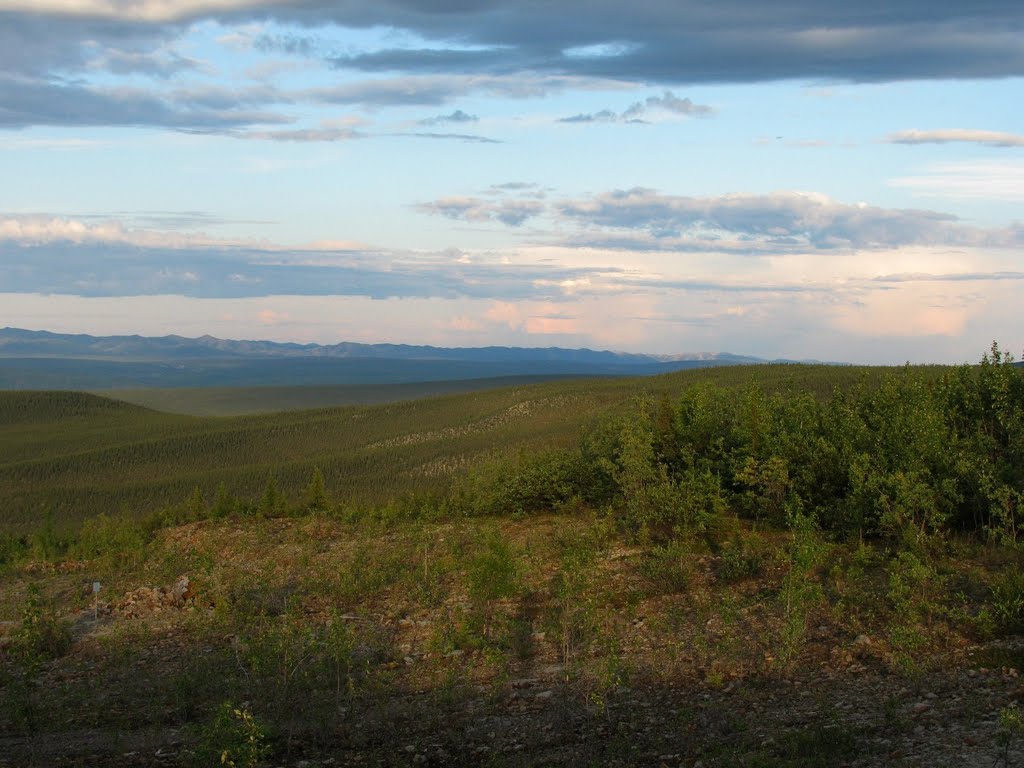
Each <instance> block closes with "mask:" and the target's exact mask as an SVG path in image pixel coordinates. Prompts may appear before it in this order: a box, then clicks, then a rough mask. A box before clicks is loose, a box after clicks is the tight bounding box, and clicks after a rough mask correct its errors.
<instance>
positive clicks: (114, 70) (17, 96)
mask: <svg viewBox="0 0 1024 768" xmlns="http://www.w3.org/2000/svg"><path fill="white" fill-rule="evenodd" d="M208 22H215V23H217V24H219V25H221V26H223V27H224V28H225V29H226V30H228V31H229V32H228V35H225V37H227V36H230V34H232V33H233V32H232V31H236V32H234V34H236V36H237V35H238V34H240V33H238V32H237V30H246V29H255V30H256V31H247V32H246V33H245V34H244V35H242V37H244V38H245V39H247V40H248V41H249V42H248V45H249V50H250V51H253V52H255V53H257V54H264V55H272V54H275V53H284V54H287V55H289V56H302V57H308V58H310V60H313V61H317V62H319V63H321V64H326V65H327V66H331V67H334V68H336V69H339V70H345V71H346V72H349V73H353V72H355V73H369V74H373V75H374V77H372V78H371V79H369V80H364V81H362V82H342V83H339V84H336V85H331V86H326V87H322V88H319V89H298V88H296V89H292V90H290V91H288V92H287V93H282V94H279V97H278V99H277V100H274V99H273V98H272V95H271V94H269V93H264V94H263V95H262V96H261V95H259V94H258V93H256V92H253V93H251V94H249V98H250V99H251V100H250V101H244V100H243V96H245V95H244V94H238V98H236V99H234V100H230V99H229V100H228V101H226V102H225V103H223V104H222V105H221V106H219V107H213V106H209V105H206V106H198V105H195V104H194V103H190V102H187V101H186V100H184V98H182V97H176V96H174V95H168V94H164V93H161V92H160V91H159V89H158V88H151V89H149V90H139V89H137V88H136V89H134V90H128V89H123V88H116V87H114V86H113V85H111V84H110V83H109V82H107V81H106V80H104V81H103V84H102V85H100V84H98V83H96V82H90V81H89V80H88V76H89V75H91V74H93V73H95V72H97V71H103V72H104V73H105V74H107V75H108V76H109V75H113V76H133V77H137V76H139V75H142V76H145V77H147V78H150V79H152V80H156V81H157V82H158V83H159V82H165V81H168V80H171V79H176V78H181V77H182V76H184V75H187V74H189V73H190V72H197V71H200V70H201V69H202V68H203V67H204V66H205V65H203V64H202V63H201V62H198V61H196V60H194V59H191V58H189V57H188V56H186V55H184V54H183V53H180V52H178V51H177V50H176V49H175V45H176V44H177V43H179V42H180V41H181V40H182V38H183V37H184V36H185V35H186V34H188V33H190V32H191V31H192V30H195V29H198V28H200V26H201V25H203V24H204V23H208ZM1022 27H1024V6H1022V5H1021V4H1020V3H1007V2H1005V0H977V2H972V3H954V2H939V3H934V2H932V3H928V2H924V0H907V2H900V3H889V4H878V3H874V4H869V5H867V6H865V5H863V4H855V3H847V2H840V0H825V1H822V0H792V1H791V2H787V3H785V4H784V5H781V6H780V5H778V4H765V3H764V2H761V0H730V2H727V3H722V4H717V5H715V6H713V7H709V6H707V5H706V4H696V3H689V2H682V3H671V2H664V1H663V0H638V1H637V2H634V3H628V4H622V3H612V2H602V3H595V2H593V1H592V0H564V2H559V3H557V4H554V5H552V4H535V3H517V2H513V0H488V2H474V3H466V2H451V3H441V4H438V3H437V2H435V1H434V0H378V1H377V2H373V3H365V2H357V1H356V0H340V1H339V2H332V3H326V2H294V1H292V0H0V72H2V73H4V74H3V78H2V81H0V105H2V106H0V127H6V128H22V127H26V126H30V125H55V126H65V125H66V126H82V125H117V126H159V127H165V128H171V129H181V130H220V129H224V128H225V127H239V126H251V125H257V124H263V123H266V124H275V123H283V122H287V118H285V117H284V116H282V115H280V114H277V113H276V112H275V111H273V110H271V109H268V106H272V105H274V104H280V103H300V102H320V103H329V104H352V105H359V106H363V107H365V108H382V107H395V106H403V105H412V106H440V105H444V104H448V103H450V102H451V101H454V100H455V99H457V98H460V97H463V96H465V95H466V94H484V95H490V96H499V97H504V98H524V97H533V96H541V95H545V94H550V93H553V92H557V91H561V90H566V89H583V88H600V89H611V88H616V87H619V88H621V87H635V86H636V85H637V84H644V85H648V86H657V87H662V88H672V87H680V86H684V85H691V84H701V83H754V82H770V81H781V80H793V79H797V80H802V81H814V82H820V81H847V82H888V81H904V80H908V79H950V78H1003V77H1013V76H1021V75H1024V46H1021V45H1020V30H1021V29H1022ZM337 28H341V29H344V30H354V31H357V32H358V31H366V30H372V31H374V34H373V35H371V37H374V38H376V39H379V35H376V32H377V31H379V30H383V29H387V30H392V31H393V34H390V35H389V36H388V37H387V38H386V39H385V40H386V42H385V44H386V45H389V46H391V47H385V48H380V47H379V43H349V46H350V47H351V50H346V51H344V52H343V53H341V54H337V53H326V54H325V51H328V50H329V43H328V41H330V40H331V39H332V37H333V38H337V37H338V35H337V34H336V33H335V31H334V30H335V29H337ZM267 30H269V31H267ZM395 40H400V41H402V43H401V44H398V43H395V42H393V41H395ZM330 45H336V43H333V42H331V43H330ZM190 104H192V106H190ZM707 109H708V108H707V107H705V106H703V105H697V104H693V103H692V102H689V101H688V100H687V99H682V98H679V97H677V96H675V95H674V94H672V93H671V91H668V92H666V93H665V94H664V95H660V96H652V97H649V98H648V99H646V100H644V101H642V102H637V103H636V104H634V105H632V106H630V107H628V108H627V109H626V110H624V111H623V112H620V113H615V114H616V118H615V119H617V120H622V121H629V120H643V119H649V115H650V114H651V113H653V112H654V111H661V112H667V113H670V114H677V115H686V116H700V115H707V114H709V112H708V111H707ZM607 112H608V113H610V112H611V110H608V111H607ZM451 114H452V115H458V114H459V113H458V111H456V112H453V113H451ZM440 117H444V116H443V115H442V116H440ZM611 119H612V118H611V115H610V114H606V112H605V111H600V112H595V113H592V114H588V113H580V114H579V115H574V116H571V117H570V118H567V120H569V121H574V122H602V121H610V120H611ZM924 133H925V134H929V135H931V137H932V139H935V138H939V139H941V138H942V135H941V132H940V133H939V134H936V132H924ZM1015 136H1016V135H1015V134H1009V135H1008V137H1000V136H998V135H997V136H996V137H988V138H986V137H984V136H981V137H980V140H981V141H982V142H983V143H993V142H994V143H995V144H997V145H999V146H1005V145H1007V143H1008V144H1009V145H1011V146H1018V143H1017V138H1016V137H1015ZM897 138H898V137H897ZM908 138H909V140H911V141H918V140H921V139H920V137H918V138H917V139H915V138H914V137H908ZM975 138H979V137H977V136H976V137H975ZM943 140H956V141H961V140H973V139H966V138H957V137H956V136H952V137H950V136H948V135H947V138H946V139H943Z"/></svg>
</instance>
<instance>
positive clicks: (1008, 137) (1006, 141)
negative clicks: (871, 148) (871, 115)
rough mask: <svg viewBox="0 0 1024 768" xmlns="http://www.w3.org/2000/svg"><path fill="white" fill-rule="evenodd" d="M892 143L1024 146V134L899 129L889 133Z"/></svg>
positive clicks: (947, 129)
mask: <svg viewBox="0 0 1024 768" xmlns="http://www.w3.org/2000/svg"><path fill="white" fill-rule="evenodd" d="M886 141H888V142H889V143H891V144H949V143H966V144H984V145H985V146H988V147H1024V134H1020V133H1005V132H1002V131H982V130H975V129H971V128H944V129H938V130H931V131H919V130H910V131H899V132H897V133H892V134H889V136H887V137H886Z"/></svg>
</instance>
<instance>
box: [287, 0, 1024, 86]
mask: <svg viewBox="0 0 1024 768" xmlns="http://www.w3.org/2000/svg"><path fill="white" fill-rule="evenodd" d="M271 13H273V14H274V15H276V16H277V17H278V18H280V19H285V20H301V21H302V23H304V24H311V23H313V22H314V21H318V22H321V23H322V22H323V21H325V20H327V19H329V20H331V21H333V22H335V23H338V24H340V25H342V26H356V27H360V28H370V27H374V26H386V27H391V28H395V29H401V30H404V31H406V32H408V33H411V34H412V35H413V36H415V37H416V38H418V39H420V40H423V41H425V42H424V44H423V45H422V46H421V47H419V48H409V47H401V48H399V47H395V48H392V49H385V50H374V51H371V52H365V53H356V54H353V55H349V56H346V57H339V58H337V59H335V62H334V63H335V65H336V66H339V67H345V68H349V69H354V70H361V71H366V72H382V71H403V72H419V73H440V72H471V73H476V74H495V73H510V72H527V71H530V72H541V73H544V72H547V73H565V74H572V75H583V76H593V77H606V78H616V79H624V80H631V81H634V82H646V83H660V84H665V85H673V84H687V83H702V82H703V83H708V82H765V81H772V80H787V79H794V78H795V79H812V80H846V81H859V82H883V81H894V80H905V79H917V78H926V79H933V78H977V77H1005V76H1012V75H1020V74H1022V73H1024V51H1022V50H1021V47H1020V45H1019V35H1020V28H1021V23H1022V19H1024V10H1022V9H1021V8H1020V7H1019V6H1018V5H1016V4H1012V3H1005V2H1001V1H1000V0H980V2H979V3H977V4H970V5H963V4H957V3H949V2H943V3H926V2H923V1H922V0H910V1H909V2H902V3H897V4H888V5H879V4H872V5H870V6H859V5H856V4H849V3H843V2H839V0H826V1H825V2H821V0H794V1H793V2H789V3H786V4H785V5H783V6H779V5H778V4H772V5H765V4H764V3H762V2H757V0H735V2H729V3H725V4H720V5H717V6H714V7H708V6H707V5H702V4H693V3H665V2H660V1H659V0H639V2H635V3H629V4H622V3H600V4H596V3H593V2H589V1H588V0H565V1H564V2H560V3H558V4H557V5H556V6H551V5H542V6H539V5H533V4H523V3H514V2H511V0H504V2H502V1H501V0H498V1H496V2H488V3H477V4H469V5H467V4H466V3H450V4H447V5H443V6H440V7H439V6H437V4H436V3H433V2H430V0H382V1H381V2H377V3H374V4H373V5H372V7H366V6H365V5H363V4H356V3H337V4H332V5H331V6H329V7H327V6H324V7H323V8H322V9H321V8H308V7H301V6H295V7H291V8H289V7H287V6H283V5H282V6H278V7H277V8H275V9H274V11H272V12H271ZM452 40H458V41H459V47H458V48H455V47H451V46H450V44H449V42H448V41H452Z"/></svg>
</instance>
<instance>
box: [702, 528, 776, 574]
mask: <svg viewBox="0 0 1024 768" xmlns="http://www.w3.org/2000/svg"><path fill="white" fill-rule="evenodd" d="M716 548H717V551H718V559H717V561H716V563H715V575H717V576H718V578H719V579H721V580H722V581H724V582H726V583H734V582H737V581H742V580H743V579H749V578H752V577H754V576H759V575H760V574H761V572H762V571H763V570H764V566H765V562H766V560H767V552H766V547H765V545H764V543H763V541H762V540H761V539H760V538H759V537H756V536H745V535H742V534H740V533H739V532H737V533H736V534H735V535H734V536H733V537H732V538H731V539H729V540H727V541H725V542H724V543H722V544H721V545H718V546H717V547H716Z"/></svg>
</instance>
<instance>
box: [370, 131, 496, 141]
mask: <svg viewBox="0 0 1024 768" xmlns="http://www.w3.org/2000/svg"><path fill="white" fill-rule="evenodd" d="M387 135H388V136H407V137H411V138H414V139H451V140H454V141H464V142H466V143H469V144H501V143H502V142H501V141H500V140H498V139H492V138H490V137H488V136H477V135H476V134H473V133H432V132H430V131H414V132H412V133H389V134H387Z"/></svg>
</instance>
